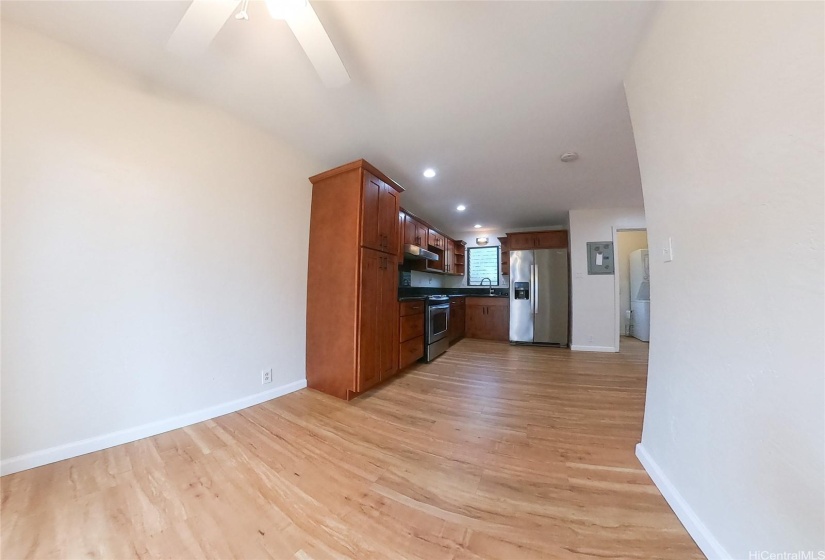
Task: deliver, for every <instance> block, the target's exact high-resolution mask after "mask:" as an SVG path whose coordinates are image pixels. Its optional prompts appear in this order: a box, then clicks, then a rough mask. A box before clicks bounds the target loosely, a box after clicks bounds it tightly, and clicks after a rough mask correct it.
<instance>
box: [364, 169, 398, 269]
mask: <svg viewBox="0 0 825 560" xmlns="http://www.w3.org/2000/svg"><path fill="white" fill-rule="evenodd" d="M363 192H364V194H363V200H364V203H363V213H362V220H363V221H362V229H361V246H363V247H367V248H369V249H375V250H376V251H382V252H384V253H397V252H398V249H397V247H398V246H397V235H398V233H397V232H398V192H397V191H396V190H395V189H394V188H393V187H391V186H390V185H388V184H386V183H385V182H384V181H382V180H381V179H379V178H378V177H376V176H375V175H373V174H372V173H370V172H369V171H364V191H363Z"/></svg>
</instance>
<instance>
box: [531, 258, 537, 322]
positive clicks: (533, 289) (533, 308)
mask: <svg viewBox="0 0 825 560" xmlns="http://www.w3.org/2000/svg"><path fill="white" fill-rule="evenodd" d="M530 311H531V312H532V314H533V315H535V314H536V265H534V264H531V265H530Z"/></svg>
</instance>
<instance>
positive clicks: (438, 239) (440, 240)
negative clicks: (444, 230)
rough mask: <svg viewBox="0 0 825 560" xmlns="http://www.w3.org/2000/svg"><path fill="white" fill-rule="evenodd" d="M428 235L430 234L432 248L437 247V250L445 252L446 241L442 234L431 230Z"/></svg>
mask: <svg viewBox="0 0 825 560" xmlns="http://www.w3.org/2000/svg"><path fill="white" fill-rule="evenodd" d="M428 233H429V244H430V246H431V247H435V248H437V249H441V250H442V251H443V250H444V244H445V241H446V239H445V237H444V236H443V235H441V234H440V233H438V232H437V231H435V230H434V229H431V230H430V231H429V232H428Z"/></svg>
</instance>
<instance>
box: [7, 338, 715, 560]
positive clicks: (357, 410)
mask: <svg viewBox="0 0 825 560" xmlns="http://www.w3.org/2000/svg"><path fill="white" fill-rule="evenodd" d="M622 348H623V352H622V353H621V354H591V353H576V352H570V351H569V350H565V349H555V348H540V347H525V346H510V345H509V344H506V343H500V342H491V341H480V340H471V339H465V340H463V341H461V342H459V343H458V344H456V345H455V346H453V347H451V348H450V350H449V351H448V352H447V353H446V354H444V355H442V356H441V357H440V358H439V359H438V360H436V361H435V362H433V363H431V364H416V365H415V366H413V367H412V368H410V369H408V370H407V371H406V372H404V373H403V374H401V375H399V376H398V377H397V378H396V379H394V380H393V381H391V382H389V383H386V384H383V385H381V386H379V387H378V388H376V390H374V391H371V392H369V393H367V394H365V395H362V396H359V397H358V398H356V399H354V400H352V401H350V402H344V401H341V400H339V399H335V398H333V397H329V396H327V395H324V394H321V393H317V392H314V391H310V390H302V391H299V392H296V393H292V394H290V395H286V396H284V397H282V398H279V399H276V400H273V401H269V402H266V403H263V404H261V405H258V406H255V407H251V408H248V409H245V410H242V411H239V412H236V413H233V414H228V415H226V416H222V417H220V418H215V419H213V420H209V421H206V422H202V423H199V424H196V425H193V426H189V427H186V428H183V429H180V430H174V431H171V432H167V433H165V434H160V435H158V436H155V437H151V438H147V439H144V440H140V441H137V442H133V443H129V444H126V445H122V446H118V447H114V448H111V449H107V450H104V451H100V452H97V453H91V454H88V455H84V456H82V457H77V458H74V459H70V460H68V461H62V462H60V463H55V464H52V465H47V466H44V467H40V468H37V469H32V470H29V471H24V472H21V473H16V474H13V475H9V476H6V477H3V478H2V479H0V540H1V541H2V542H0V552H2V557H3V558H4V559H15V558H38V559H39V558H82V557H94V558H117V559H120V558H148V559H155V558H175V559H182V558H277V559H281V558H294V559H300V560H308V559H333V558H335V559H338V558H355V559H359V560H360V559H370V558H376V559H378V558H381V559H385V558H409V559H420V560H481V559H496V558H500V559H502V560H514V559H518V560H521V559H530V558H545V559H546V558H551V559H561V560H567V559H578V560H581V559H596V558H599V559H604V558H613V559H621V558H627V559H649V558H657V559H663V560H670V559H673V560H676V559H679V560H682V559H694V558H702V554H701V552H700V551H699V550H698V548H697V547H696V545H695V544H694V543H693V541H692V540H691V539H690V537H689V536H688V535H687V533H686V532H685V530H684V528H683V527H682V526H681V525H680V524H679V521H678V520H677V519H676V516H675V515H674V514H673V512H672V511H671V510H670V509H669V508H668V506H667V504H666V503H665V501H664V499H663V498H662V496H661V495H660V494H659V492H658V490H657V489H656V488H655V486H653V484H652V482H651V481H650V478H649V477H648V476H647V473H645V471H644V470H643V469H642V467H641V465H640V464H639V463H638V461H637V460H636V457H635V455H634V448H635V444H636V443H637V442H638V441H639V439H640V437H641V427H642V415H643V411H644V396H645V388H646V369H647V346H646V345H645V344H643V343H641V342H638V341H635V340H627V341H623V343H622Z"/></svg>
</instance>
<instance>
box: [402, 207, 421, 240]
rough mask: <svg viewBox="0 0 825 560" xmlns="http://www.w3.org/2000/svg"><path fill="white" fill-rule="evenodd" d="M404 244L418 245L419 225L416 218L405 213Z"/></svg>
mask: <svg viewBox="0 0 825 560" xmlns="http://www.w3.org/2000/svg"><path fill="white" fill-rule="evenodd" d="M404 244H405V245H418V227H417V224H416V221H415V218H413V217H412V216H410V215H409V214H404Z"/></svg>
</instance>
